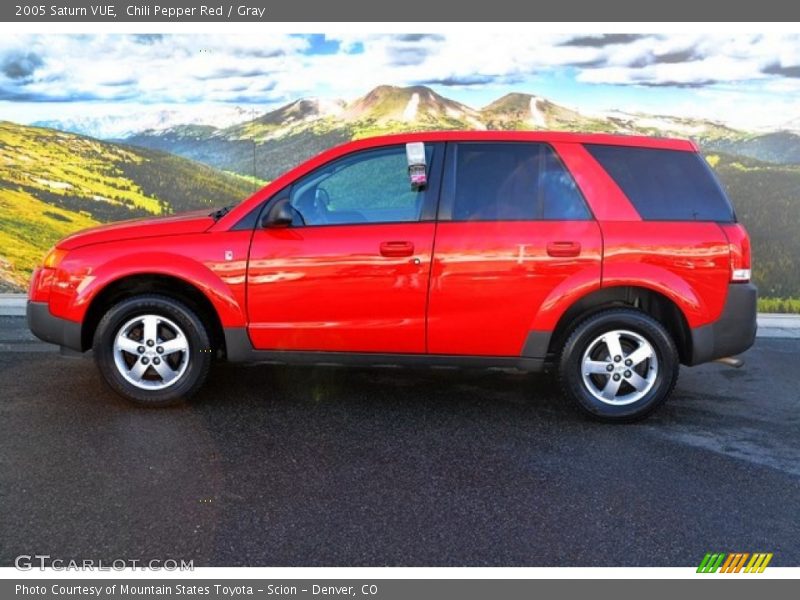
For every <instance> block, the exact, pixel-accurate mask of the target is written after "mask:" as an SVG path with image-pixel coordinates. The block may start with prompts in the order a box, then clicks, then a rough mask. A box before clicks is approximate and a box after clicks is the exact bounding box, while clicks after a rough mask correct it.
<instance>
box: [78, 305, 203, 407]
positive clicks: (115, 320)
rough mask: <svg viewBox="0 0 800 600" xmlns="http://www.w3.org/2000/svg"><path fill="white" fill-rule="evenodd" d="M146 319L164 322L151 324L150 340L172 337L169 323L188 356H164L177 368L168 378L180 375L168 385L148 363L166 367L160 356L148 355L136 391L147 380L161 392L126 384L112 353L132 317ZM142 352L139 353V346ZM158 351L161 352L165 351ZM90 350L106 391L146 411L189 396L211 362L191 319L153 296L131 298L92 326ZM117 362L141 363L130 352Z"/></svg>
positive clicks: (200, 328) (179, 307) (178, 307)
mask: <svg viewBox="0 0 800 600" xmlns="http://www.w3.org/2000/svg"><path fill="white" fill-rule="evenodd" d="M150 315H154V316H156V317H161V318H163V319H164V321H160V320H159V321H157V322H158V323H160V324H159V325H158V326H157V328H156V331H158V332H159V333H158V334H157V336H156V339H161V337H160V336H164V337H166V336H168V335H170V333H171V332H174V329H170V327H168V326H166V325H164V324H165V323H171V324H172V325H175V326H177V328H179V331H180V330H182V331H180V333H182V334H183V336H184V337H183V338H181V339H185V340H186V341H187V342H188V350H185V351H181V352H177V353H175V355H170V356H172V358H170V359H169V360H171V361H173V363H174V364H177V365H179V367H177V368H176V369H175V370H174V371H173V372H174V373H180V375H176V376H175V379H174V380H173V381H171V382H170V383H169V384H166V383H165V382H166V379H165V378H162V377H161V376H160V375H159V374H158V373H156V371H155V369H154V367H155V365H154V364H153V362H158V363H159V364H162V361H163V363H166V360H165V358H164V356H165V355H163V354H162V355H155V354H153V357H152V358H149V359H148V360H149V361H152V362H150V366H149V367H147V369H146V370H145V375H144V376H143V379H145V381H144V382H143V383H141V384H140V385H144V384H146V383H147V382H148V379H149V380H152V382H153V384H154V385H168V387H163V388H162V389H142V388H141V387H137V386H136V385H134V384H133V383H131V381H128V380H127V379H126V378H125V376H124V375H123V373H122V372H121V370H120V369H121V367H118V365H117V354H116V353H115V349H114V344H115V340H116V339H117V335H118V333H119V332H120V330H121V329H122V328H123V327H125V326H126V324H128V323H130V322H131V321H135V320H136V318H137V317H140V316H141V317H144V316H150ZM151 322H152V320H151ZM134 327H135V326H134ZM139 331H142V337H143V336H144V334H143V331H144V327H142V329H141V330H139ZM124 341H127V340H124ZM167 341H169V340H166V341H164V342H161V343H164V344H166V342H167ZM143 342H144V340H143ZM157 344H158V342H156V344H154V348H157V347H158V346H157ZM142 347H145V346H144V343H143V344H142ZM164 348H165V349H166V346H164ZM93 349H94V356H95V362H96V363H97V366H98V368H99V369H100V374H101V375H102V376H103V378H104V379H105V381H106V383H108V385H109V386H110V387H111V389H112V390H114V391H115V392H117V393H118V394H119V395H121V396H122V397H124V398H126V399H127V400H130V401H132V402H134V403H136V404H139V405H140V406H146V407H152V408H160V407H164V406H172V405H175V404H178V403H180V402H183V401H184V400H186V399H188V398H190V397H191V396H192V395H193V394H195V393H196V392H197V391H198V390H199V389H200V387H201V386H202V385H203V382H204V381H205V379H206V377H207V376H208V372H209V369H210V367H211V362H212V357H213V352H212V351H211V345H210V341H209V336H208V332H207V331H206V328H205V327H204V326H203V323H202V321H200V319H199V318H198V317H197V315H196V314H195V313H194V312H193V311H192V310H191V309H189V308H188V307H187V306H186V305H184V304H183V303H181V302H178V301H177V300H173V299H172V298H169V297H167V296H161V295H156V294H147V295H141V296H134V297H133V298H130V299H128V300H124V301H122V302H120V303H118V304H116V305H114V306H113V307H112V308H111V309H109V310H108V312H107V313H106V314H105V315H104V316H103V318H102V319H101V320H100V323H99V324H98V326H97V330H96V331H95V334H94V341H93ZM151 351H152V353H154V352H155V350H154V349H151V348H147V352H148V354H150V353H151ZM120 356H121V357H122V358H121V360H123V361H126V362H130V361H132V362H133V363H135V362H136V361H137V360H141V357H137V356H136V355H135V353H133V352H132V353H130V354H121V355H120ZM184 361H185V362H184ZM130 373H132V371H130V372H129V376H130ZM159 382H160V383H159Z"/></svg>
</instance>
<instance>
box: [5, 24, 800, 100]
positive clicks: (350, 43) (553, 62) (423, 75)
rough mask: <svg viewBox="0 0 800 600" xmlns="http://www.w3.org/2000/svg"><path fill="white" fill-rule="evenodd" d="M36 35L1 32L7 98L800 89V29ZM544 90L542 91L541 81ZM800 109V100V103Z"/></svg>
mask: <svg viewBox="0 0 800 600" xmlns="http://www.w3.org/2000/svg"><path fill="white" fill-rule="evenodd" d="M327 41H328V42H331V41H333V42H338V44H339V49H338V51H337V52H334V53H330V54H329V53H323V54H315V53H313V52H314V50H315V47H314V44H313V43H312V40H311V38H309V37H308V36H292V35H276V34H269V35H264V36H254V35H246V36H222V35H219V36H214V35H143V36H134V35H46V36H45V35H33V36H31V35H26V36H5V37H4V38H3V39H2V40H0V99H2V100H17V101H24V102H46V101H69V100H76V101H93V102H98V103H99V102H104V103H113V102H130V103H137V104H148V103H150V104H154V105H155V104H170V103H198V102H203V103H232V104H247V105H257V106H260V107H268V106H272V105H274V104H276V103H280V102H285V101H289V100H292V99H294V98H296V97H298V96H306V95H324V96H339V97H344V98H352V97H354V96H355V95H358V94H361V93H364V92H366V91H367V90H369V89H370V88H372V87H374V86H376V85H379V84H385V83H391V84H395V85H406V84H411V83H431V84H435V85H438V86H442V87H447V86H451V87H454V88H466V87H473V88H474V87H480V86H485V85H492V86H495V87H506V88H508V87H511V86H514V85H522V84H523V83H525V82H528V81H531V80H533V79H534V78H535V77H537V76H539V75H547V74H551V73H555V72H557V73H560V74H563V75H564V76H565V77H566V78H567V79H568V80H574V81H577V82H578V84H583V85H586V86H592V85H598V84H606V85H617V86H646V87H651V86H668V87H696V88H702V89H712V90H717V91H718V92H719V94H720V95H721V96H720V97H724V95H725V94H726V93H728V91H729V89H730V86H732V85H733V86H739V87H742V86H744V87H747V88H748V89H750V90H752V91H754V92H757V93H760V94H764V93H770V92H778V91H783V92H785V93H796V92H797V84H796V82H797V81H799V80H800V36H797V35H784V34H780V35H778V34H775V35H741V34H739V35H718V34H709V35H680V34H672V35H661V34H659V35H656V34H646V35H627V34H614V35H609V36H595V37H587V36H578V35H565V34H558V35H555V34H554V35H541V34H536V35H518V34H498V33H492V32H487V33H485V34H483V35H475V34H469V35H467V34H464V33H453V34H447V35H413V34H411V35H396V34H394V35H378V34H365V35H338V36H329V37H328V39H327ZM531 91H535V90H531ZM790 112H792V113H793V114H794V115H796V113H797V109H795V110H794V111H790Z"/></svg>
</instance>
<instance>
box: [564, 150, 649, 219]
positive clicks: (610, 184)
mask: <svg viewBox="0 0 800 600" xmlns="http://www.w3.org/2000/svg"><path fill="white" fill-rule="evenodd" d="M553 147H554V148H555V149H556V151H557V152H558V153H559V155H560V156H561V160H562V161H564V164H565V165H566V166H567V169H569V170H570V172H571V173H572V176H573V177H574V178H575V182H576V183H577V184H578V187H579V188H581V191H582V192H583V197H584V198H586V201H587V202H588V203H589V206H590V207H591V209H592V213H593V214H594V217H595V219H597V220H598V221H641V220H642V219H641V217H640V216H639V213H638V212H636V209H635V208H633V205H631V203H630V201H629V200H628V198H627V196H625V194H624V193H623V191H622V190H621V189H619V186H618V185H617V183H616V182H615V181H614V180H613V179H611V177H610V176H609V174H608V173H606V172H605V170H604V169H603V167H601V166H600V163H598V162H597V161H596V160H595V159H594V157H593V156H592V155H591V154H589V152H588V151H587V150H586V148H584V147H583V146H582V145H581V144H570V143H563V142H561V143H556V144H553Z"/></svg>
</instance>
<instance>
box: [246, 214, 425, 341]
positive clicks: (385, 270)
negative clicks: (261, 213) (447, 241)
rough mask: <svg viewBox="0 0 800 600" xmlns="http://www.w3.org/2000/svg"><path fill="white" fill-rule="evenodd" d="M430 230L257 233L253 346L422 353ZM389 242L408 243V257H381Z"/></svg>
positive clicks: (404, 226) (408, 226)
mask: <svg viewBox="0 0 800 600" xmlns="http://www.w3.org/2000/svg"><path fill="white" fill-rule="evenodd" d="M434 228H435V225H434V224H433V223H396V224H385V225H337V226H322V227H304V228H285V229H266V230H259V231H256V233H255V235H254V236H253V246H252V249H251V251H250V267H249V272H248V280H249V289H248V309H249V310H248V312H249V317H250V327H249V333H250V339H251V340H252V342H253V344H254V346H255V347H256V348H260V349H274V350H324V351H353V352H406V353H422V352H425V304H426V300H427V294H428V277H429V274H430V262H431V251H432V248H433V234H434ZM387 242H409V243H410V244H413V256H382V255H381V245H382V244H385V243H387ZM396 245H397V246H400V244H396ZM416 261H419V264H415V263H416Z"/></svg>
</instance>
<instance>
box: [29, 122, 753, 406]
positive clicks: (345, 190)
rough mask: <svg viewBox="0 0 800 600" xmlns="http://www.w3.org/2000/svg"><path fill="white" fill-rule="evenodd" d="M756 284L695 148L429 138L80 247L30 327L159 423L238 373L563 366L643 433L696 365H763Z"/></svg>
mask: <svg viewBox="0 0 800 600" xmlns="http://www.w3.org/2000/svg"><path fill="white" fill-rule="evenodd" d="M750 275H751V265H750V242H749V238H748V235H747V233H746V231H745V230H744V228H743V227H742V226H741V225H740V224H739V223H737V220H736V216H735V214H734V211H733V209H732V207H731V205H730V203H729V201H728V199H727V198H726V196H725V194H724V192H723V191H722V189H721V188H720V186H719V184H718V183H717V181H716V179H715V178H714V176H713V174H712V172H711V170H710V168H709V167H708V165H707V163H706V162H705V160H704V159H703V158H702V157H701V156H700V155H699V154H698V152H697V148H696V146H695V145H694V144H693V143H692V142H688V141H684V140H676V139H664V138H646V137H633V136H613V135H600V134H570V133H539V132H485V131H484V132H427V133H416V134H404V135H396V136H383V137H374V138H366V139H363V140H359V141H355V142H351V143H348V144H345V145H342V146H339V147H336V148H334V149H332V150H329V151H327V152H324V153H322V154H320V155H318V156H317V157H315V158H313V159H311V160H309V161H308V162H306V163H304V164H302V165H301V166H299V167H297V168H295V169H294V170H292V171H290V172H288V173H286V174H285V175H283V176H281V177H278V178H277V179H276V180H275V181H273V182H272V183H271V184H270V185H267V186H266V187H264V188H263V189H262V190H260V191H259V192H257V193H255V194H254V195H253V196H251V197H250V198H248V199H247V200H245V201H243V202H242V203H240V204H238V205H236V206H233V207H226V208H222V209H219V210H216V211H214V212H212V213H210V214H209V213H208V212H207V211H199V212H198V211H195V212H189V213H186V214H181V215H176V216H170V217H162V218H154V219H143V220H139V221H127V222H123V223H118V224H114V225H108V226H101V227H97V228H93V229H89V230H86V231H83V232H79V233H76V234H74V235H71V236H69V237H67V238H65V239H63V240H62V241H60V242H59V243H58V244H57V245H56V246H55V247H54V248H53V249H52V250H51V251H50V252H49V253H48V255H47V256H46V258H45V259H44V262H43V264H42V265H41V266H40V267H38V268H37V269H36V270H35V272H34V275H33V278H32V281H31V285H30V291H29V301H28V309H27V310H28V322H29V325H30V328H31V330H32V331H33V332H34V333H35V334H36V335H37V336H38V337H40V338H41V339H43V340H45V341H48V342H52V343H56V344H59V345H61V346H62V347H65V348H67V349H70V350H73V351H77V352H85V351H87V350H90V349H93V351H94V356H95V360H96V362H97V364H98V366H99V369H100V372H101V374H102V375H103V377H104V378H105V380H106V381H107V382H108V384H109V386H110V387H111V388H112V389H114V390H115V391H117V392H118V393H120V394H121V395H123V396H125V397H126V398H129V399H130V400H132V401H134V402H137V403H140V404H142V405H145V406H166V405H170V404H173V403H175V402H179V401H182V400H184V399H186V398H188V397H190V396H191V395H192V394H194V393H195V392H196V391H197V390H198V389H199V388H200V386H201V385H202V384H203V382H204V380H205V379H206V378H207V377H208V375H209V372H210V371H211V367H212V363H213V362H214V360H216V359H218V358H227V360H230V361H248V362H279V363H303V364H330V363H338V364H345V365H347V364H354V365H355V364H362V365H433V366H439V365H445V366H475V367H499V368H516V369H522V370H527V371H539V370H545V369H548V368H551V367H552V369H553V370H554V371H556V372H557V374H558V377H559V379H560V381H561V384H562V389H563V392H564V395H565V396H566V397H568V398H570V399H572V400H573V401H574V402H575V404H576V405H577V406H578V407H580V408H581V409H583V410H584V411H585V412H586V414H588V415H590V416H592V417H594V418H598V419H602V420H607V421H632V420H636V419H640V418H643V417H645V416H646V415H648V414H649V413H651V412H652V411H653V410H654V409H655V408H656V407H658V406H659V405H660V404H661V403H662V402H664V401H665V400H666V399H667V398H668V396H669V395H670V393H671V391H672V389H673V388H674V386H675V383H676V381H677V377H678V371H679V366H680V364H684V365H696V364H700V363H704V362H708V361H711V360H715V359H728V361H729V362H734V359H732V358H730V357H731V356H732V355H735V354H738V353H740V352H743V351H744V350H746V349H747V348H749V347H750V346H751V345H752V343H753V341H754V337H755V330H756V290H755V287H754V286H753V285H752V284H751V283H750ZM531 393H532V394H533V393H534V391H533V390H532V391H531Z"/></svg>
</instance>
